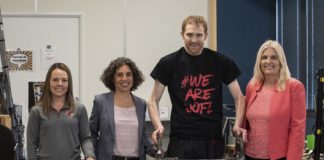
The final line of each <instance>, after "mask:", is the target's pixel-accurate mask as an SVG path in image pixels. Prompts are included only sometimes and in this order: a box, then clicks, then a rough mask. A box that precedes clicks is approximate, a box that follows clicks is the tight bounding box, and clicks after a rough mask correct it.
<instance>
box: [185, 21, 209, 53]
mask: <svg viewBox="0 0 324 160" xmlns="http://www.w3.org/2000/svg"><path fill="white" fill-rule="evenodd" d="M181 35H182V38H183V40H184V44H185V48H186V51H187V52H188V53H189V54H190V55H200V54H201V52H202V50H203V48H204V44H205V40H206V38H207V33H205V31H204V27H203V25H201V24H200V25H198V26H197V25H196V24H187V25H186V28H185V32H184V33H183V32H181Z"/></svg>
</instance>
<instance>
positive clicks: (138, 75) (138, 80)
mask: <svg viewBox="0 0 324 160" xmlns="http://www.w3.org/2000/svg"><path fill="white" fill-rule="evenodd" d="M123 65H127V66H128V67H129V68H130V70H131V71H132V73H133V86H132V87H131V91H134V90H136V89H137V87H138V86H139V85H141V84H142V83H143V82H144V76H143V74H142V72H141V71H140V70H139V69H138V68H137V66H136V64H135V63H134V62H133V61H132V60H131V59H129V58H126V57H119V58H117V59H115V60H113V61H111V62H110V64H109V66H108V67H107V68H106V69H105V70H104V71H103V73H102V75H101V77H100V80H101V81H102V82H103V83H104V84H105V86H106V87H107V88H109V89H110V90H111V91H115V89H116V88H115V84H114V75H115V73H116V70H117V69H118V68H120V67H121V66H123Z"/></svg>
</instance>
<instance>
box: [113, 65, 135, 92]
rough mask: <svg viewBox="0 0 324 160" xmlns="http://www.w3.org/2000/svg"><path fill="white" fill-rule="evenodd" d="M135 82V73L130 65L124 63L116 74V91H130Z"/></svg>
mask: <svg viewBox="0 0 324 160" xmlns="http://www.w3.org/2000/svg"><path fill="white" fill-rule="evenodd" d="M133 83H134V82H133V73H132V71H131V69H130V68H129V66H128V65H125V64H124V65H122V66H121V67H119V68H118V69H117V70H116V72H115V75H114V84H115V90H116V92H117V91H119V92H130V90H131V88H132V86H133Z"/></svg>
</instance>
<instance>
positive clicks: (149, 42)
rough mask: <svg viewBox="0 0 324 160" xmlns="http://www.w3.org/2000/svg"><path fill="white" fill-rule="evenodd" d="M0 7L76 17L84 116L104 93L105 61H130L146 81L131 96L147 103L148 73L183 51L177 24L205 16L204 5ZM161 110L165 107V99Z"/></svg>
mask: <svg viewBox="0 0 324 160" xmlns="http://www.w3.org/2000/svg"><path fill="white" fill-rule="evenodd" d="M36 2H37V3H36ZM0 6H1V11H2V12H5V13H17V12H18V13H64V14H69V13H81V14H82V22H83V24H82V33H81V34H82V57H81V59H82V62H81V64H82V77H81V82H80V83H81V87H82V89H81V92H82V93H81V97H80V98H81V102H82V103H84V104H85V105H86V107H87V109H88V113H89V114H90V113H91V108H92V101H93V98H94V95H95V94H98V93H102V92H106V91H108V90H107V89H106V88H105V86H104V85H103V84H102V83H101V81H100V80H99V77H100V75H101V73H102V71H103V70H104V68H106V67H107V65H108V64H109V62H110V61H111V60H113V59H115V58H116V57H119V56H124V55H126V56H127V57H130V58H131V59H133V60H134V61H135V63H136V64H137V65H138V66H139V68H140V69H141V70H142V72H143V73H144V74H145V78H146V81H145V82H144V84H143V85H142V86H140V87H139V89H138V91H136V92H135V94H137V95H139V96H140V97H142V98H144V99H147V98H148V97H149V95H150V92H151V90H152V87H153V80H152V78H151V77H150V76H149V73H150V72H151V70H152V69H153V67H154V66H155V64H156V63H157V62H158V60H159V59H160V58H161V57H162V56H164V55H166V54H168V53H170V52H173V51H175V50H177V49H178V48H180V47H181V46H182V45H183V44H182V43H183V42H182V39H181V36H180V31H181V30H180V29H181V23H182V20H183V19H184V18H185V17H186V16H188V15H191V14H198V15H202V16H205V17H206V18H207V14H208V11H207V10H208V0H38V1H37V0H0ZM4 31H5V29H4ZM62 38H64V37H62ZM12 85H14V84H12ZM26 87H27V86H26ZM165 93H166V92H165ZM12 94H13V95H14V94H15V93H12ZM26 96H27V95H26ZM18 103H19V102H18ZM161 105H163V106H170V102H169V100H168V97H167V96H164V97H163V98H162V100H161ZM23 107H24V106H23ZM26 107H27V106H26Z"/></svg>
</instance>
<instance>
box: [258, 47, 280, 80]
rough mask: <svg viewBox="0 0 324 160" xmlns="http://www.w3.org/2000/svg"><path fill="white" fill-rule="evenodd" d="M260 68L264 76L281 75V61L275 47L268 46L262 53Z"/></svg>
mask: <svg viewBox="0 0 324 160" xmlns="http://www.w3.org/2000/svg"><path fill="white" fill-rule="evenodd" d="M260 68H261V71H262V73H263V75H264V77H269V76H271V77H279V71H280V61H279V58H278V55H277V53H276V52H275V50H274V49H273V48H267V49H265V50H264V52H263V53H262V55H261V63H260Z"/></svg>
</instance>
